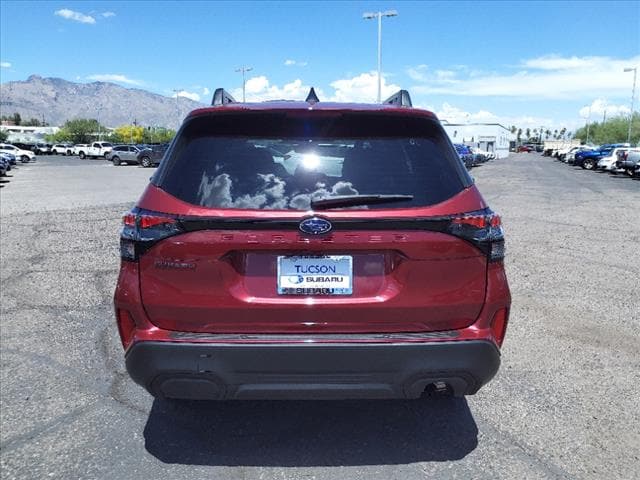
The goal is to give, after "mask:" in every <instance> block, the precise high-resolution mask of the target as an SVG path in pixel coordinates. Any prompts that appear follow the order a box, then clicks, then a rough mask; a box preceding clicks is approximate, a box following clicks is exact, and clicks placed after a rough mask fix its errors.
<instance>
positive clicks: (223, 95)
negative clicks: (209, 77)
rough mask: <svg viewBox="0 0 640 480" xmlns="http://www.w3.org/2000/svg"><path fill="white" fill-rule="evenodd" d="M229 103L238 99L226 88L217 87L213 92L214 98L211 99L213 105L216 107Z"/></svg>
mask: <svg viewBox="0 0 640 480" xmlns="http://www.w3.org/2000/svg"><path fill="white" fill-rule="evenodd" d="M227 103H236V99H235V98H233V97H232V96H231V94H230V93H229V92H227V91H226V90H225V89H224V88H216V91H215V92H213V98H212V99H211V105H212V106H214V107H216V106H220V105H226V104H227Z"/></svg>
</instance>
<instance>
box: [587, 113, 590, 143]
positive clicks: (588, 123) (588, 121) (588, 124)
mask: <svg viewBox="0 0 640 480" xmlns="http://www.w3.org/2000/svg"><path fill="white" fill-rule="evenodd" d="M590 122H591V105H589V116H588V117H587V145H589V127H590Z"/></svg>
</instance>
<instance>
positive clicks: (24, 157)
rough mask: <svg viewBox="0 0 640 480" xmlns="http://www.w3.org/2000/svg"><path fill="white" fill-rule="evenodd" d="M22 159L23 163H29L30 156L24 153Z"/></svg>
mask: <svg viewBox="0 0 640 480" xmlns="http://www.w3.org/2000/svg"><path fill="white" fill-rule="evenodd" d="M20 161H21V162H22V163H29V157H28V156H26V155H22V156H21V157H20Z"/></svg>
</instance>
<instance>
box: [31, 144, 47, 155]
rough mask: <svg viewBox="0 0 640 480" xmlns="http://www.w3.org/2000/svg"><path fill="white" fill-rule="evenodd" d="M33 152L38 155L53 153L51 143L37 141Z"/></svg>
mask: <svg viewBox="0 0 640 480" xmlns="http://www.w3.org/2000/svg"><path fill="white" fill-rule="evenodd" d="M33 152H34V153H35V154H36V155H49V154H50V153H51V145H50V144H49V143H36V144H35V145H34V146H33Z"/></svg>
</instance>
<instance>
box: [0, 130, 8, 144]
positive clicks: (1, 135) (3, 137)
mask: <svg viewBox="0 0 640 480" xmlns="http://www.w3.org/2000/svg"><path fill="white" fill-rule="evenodd" d="M7 138H9V134H8V133H7V132H6V131H4V130H0V142H2V143H4V142H6V141H7Z"/></svg>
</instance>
